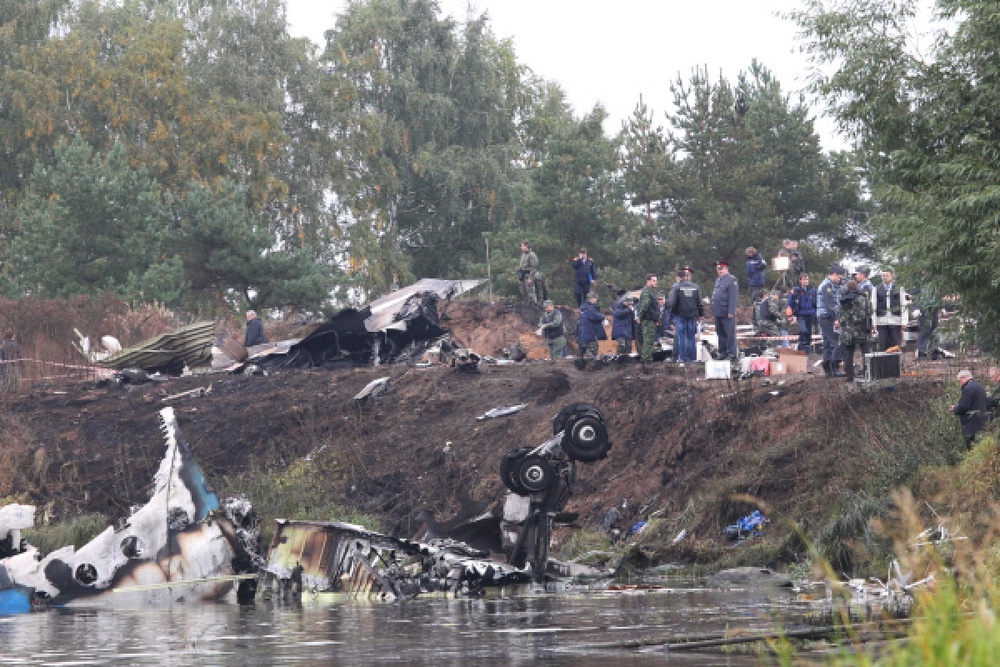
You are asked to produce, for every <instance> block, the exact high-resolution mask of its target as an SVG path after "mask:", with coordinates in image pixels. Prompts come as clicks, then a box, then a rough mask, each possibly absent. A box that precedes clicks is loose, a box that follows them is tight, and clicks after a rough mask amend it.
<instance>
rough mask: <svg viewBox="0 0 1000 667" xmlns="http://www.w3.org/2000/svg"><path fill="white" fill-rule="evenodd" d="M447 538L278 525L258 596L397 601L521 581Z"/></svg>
mask: <svg viewBox="0 0 1000 667" xmlns="http://www.w3.org/2000/svg"><path fill="white" fill-rule="evenodd" d="M488 555H489V554H488V552H484V551H479V550H476V549H474V548H472V547H470V546H468V545H466V544H462V543H460V542H455V541H453V540H431V541H429V542H426V543H423V542H412V541H410V540H401V539H397V538H394V537H390V536H388V535H383V534H381V533H376V532H374V531H369V530H366V529H365V528H363V527H362V526H356V525H353V524H347V523H338V522H320V521H286V520H279V521H278V530H277V532H276V533H275V536H274V541H272V543H271V550H270V553H269V557H268V564H267V567H266V568H265V573H264V576H263V577H262V584H261V586H260V589H259V593H260V594H261V595H263V596H265V597H274V596H279V597H281V598H289V597H297V596H300V595H303V594H304V595H309V596H315V597H319V596H320V595H321V594H323V593H340V594H343V595H345V596H347V597H369V598H375V599H383V600H395V599H398V598H403V597H412V596H415V595H418V594H420V593H428V592H452V593H459V592H463V591H464V592H472V591H478V590H480V589H481V588H483V587H484V586H504V585H510V584H515V583H524V582H527V581H528V580H529V578H530V576H529V574H528V573H527V572H524V571H522V570H519V569H516V568H512V567H510V566H507V565H503V564H501V563H494V562H492V561H489V560H487V557H488Z"/></svg>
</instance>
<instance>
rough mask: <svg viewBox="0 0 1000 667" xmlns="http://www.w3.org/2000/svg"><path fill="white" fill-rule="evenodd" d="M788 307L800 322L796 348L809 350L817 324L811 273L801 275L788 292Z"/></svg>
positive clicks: (814, 289) (814, 292) (814, 290)
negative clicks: (810, 279)
mask: <svg viewBox="0 0 1000 667" xmlns="http://www.w3.org/2000/svg"><path fill="white" fill-rule="evenodd" d="M788 309H789V310H790V311H791V312H792V317H793V321H794V320H797V321H798V323H799V343H798V345H797V346H796V349H798V350H803V351H805V352H808V351H809V350H810V349H811V348H812V333H813V328H814V327H815V326H816V288H815V287H813V286H812V285H810V284H809V274H808V273H803V274H802V275H801V276H799V284H798V285H797V286H796V287H795V289H793V290H792V291H791V292H789V293H788Z"/></svg>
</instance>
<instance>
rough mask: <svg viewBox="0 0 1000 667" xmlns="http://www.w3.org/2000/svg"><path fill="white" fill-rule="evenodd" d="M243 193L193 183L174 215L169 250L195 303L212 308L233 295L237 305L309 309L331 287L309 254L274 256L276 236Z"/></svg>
mask: <svg viewBox="0 0 1000 667" xmlns="http://www.w3.org/2000/svg"><path fill="white" fill-rule="evenodd" d="M244 195H245V188H241V187H238V186H236V185H234V184H233V183H231V182H229V181H226V180H223V181H220V182H217V183H216V184H215V187H208V186H202V185H199V184H197V183H192V184H191V185H190V187H189V188H188V191H187V192H186V193H185V195H184V198H183V199H182V201H180V202H178V205H177V207H176V209H175V212H176V217H177V219H178V221H179V222H178V225H177V229H176V231H175V233H174V234H173V235H172V237H171V239H170V240H171V244H170V245H171V248H172V249H174V250H175V251H176V252H178V253H179V254H180V255H181V256H182V257H183V258H184V260H183V261H184V277H185V280H186V282H187V285H188V287H189V289H190V290H191V292H192V293H193V295H194V298H193V299H192V301H193V302H198V301H201V302H203V303H206V304H211V302H212V300H213V299H214V298H218V297H219V296H220V295H223V294H229V293H231V292H235V293H236V294H239V295H240V298H239V299H238V303H237V304H234V305H242V304H244V303H246V304H249V305H251V306H270V305H276V304H283V305H292V306H303V307H310V306H315V305H317V304H321V303H323V302H324V301H325V300H326V295H327V294H328V293H329V290H330V287H331V282H332V281H331V279H330V277H329V275H328V274H327V273H326V272H325V271H324V268H323V267H322V266H321V265H320V264H317V263H315V262H313V261H311V257H310V256H309V254H308V253H307V252H306V251H303V250H287V251H284V252H277V251H275V250H274V248H273V246H274V235H273V234H272V233H271V232H270V231H269V230H268V227H267V225H266V224H264V223H263V222H261V221H260V220H259V219H255V218H254V216H253V214H252V213H251V212H250V211H248V210H247V207H246V203H245V202H246V198H245V196H244Z"/></svg>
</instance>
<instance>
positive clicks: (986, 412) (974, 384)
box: [948, 370, 990, 449]
mask: <svg viewBox="0 0 1000 667" xmlns="http://www.w3.org/2000/svg"><path fill="white" fill-rule="evenodd" d="M957 379H958V384H959V385H960V386H961V387H962V396H961V398H959V399H958V404H956V405H951V406H949V407H948V411H949V412H951V413H952V414H953V415H955V416H957V417H958V419H959V421H960V422H961V423H962V437H963V438H965V448H966V449H972V441H973V440H975V439H976V436H977V435H978V434H979V432H980V431H982V430H983V428H985V427H986V424H988V423H989V421H990V407H989V401H988V399H987V397H986V390H985V389H983V385H981V384H979V381H978V380H974V379H972V371H969V370H961V371H959V372H958V376H957Z"/></svg>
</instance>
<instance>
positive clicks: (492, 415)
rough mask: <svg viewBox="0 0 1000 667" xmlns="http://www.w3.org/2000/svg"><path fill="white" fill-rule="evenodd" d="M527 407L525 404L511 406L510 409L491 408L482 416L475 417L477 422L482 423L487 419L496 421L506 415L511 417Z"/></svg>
mask: <svg viewBox="0 0 1000 667" xmlns="http://www.w3.org/2000/svg"><path fill="white" fill-rule="evenodd" d="M526 407H528V404H527V403H521V404H519V405H511V406H510V407H504V408H492V409H490V410H487V411H486V412H484V413H483V414H481V415H479V416H478V417H476V421H477V422H484V421H486V420H487V419H496V418H497V417H506V416H507V415H512V414H514V413H515V412H520V411H521V410H524V409H525V408H526Z"/></svg>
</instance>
